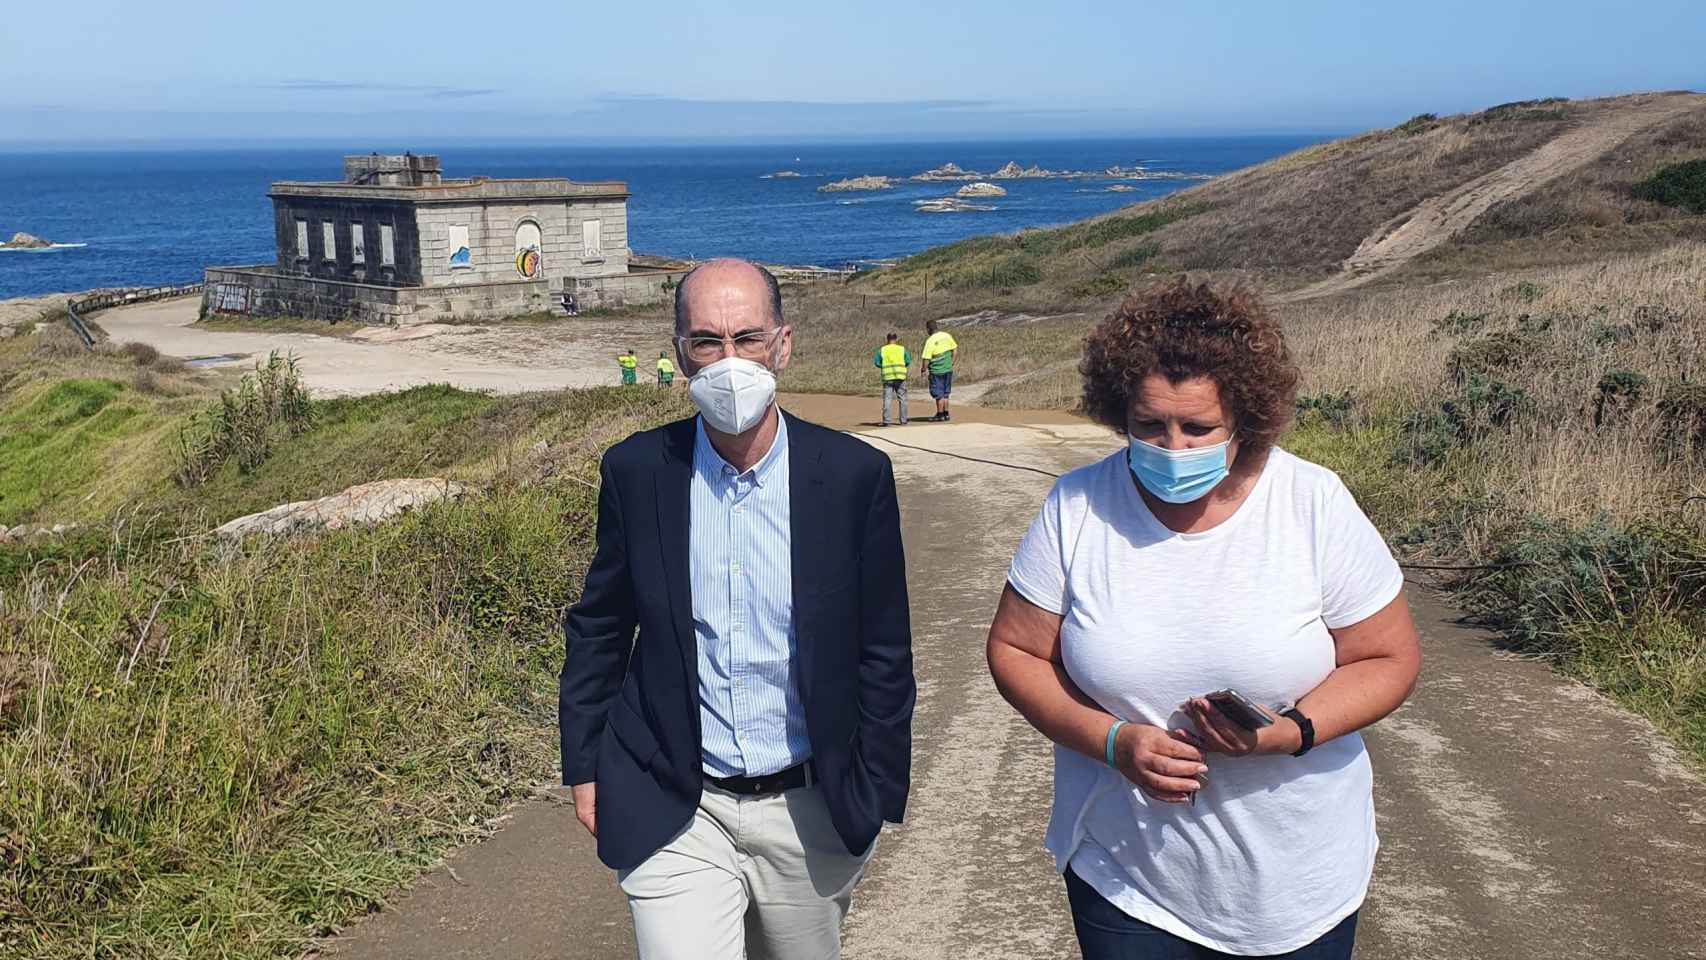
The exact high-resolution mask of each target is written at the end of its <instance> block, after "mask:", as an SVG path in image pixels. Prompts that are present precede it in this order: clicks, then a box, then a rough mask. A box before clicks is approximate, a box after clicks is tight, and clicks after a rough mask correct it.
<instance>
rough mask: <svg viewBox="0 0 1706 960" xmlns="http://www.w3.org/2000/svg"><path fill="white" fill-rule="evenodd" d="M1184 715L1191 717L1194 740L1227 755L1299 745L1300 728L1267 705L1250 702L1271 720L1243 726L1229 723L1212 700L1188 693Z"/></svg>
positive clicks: (1291, 748)
mask: <svg viewBox="0 0 1706 960" xmlns="http://www.w3.org/2000/svg"><path fill="white" fill-rule="evenodd" d="M1183 706H1184V710H1185V715H1186V716H1188V717H1190V718H1191V723H1192V724H1194V725H1195V726H1196V729H1195V730H1194V731H1192V738H1193V741H1194V742H1195V743H1197V744H1198V745H1199V746H1201V747H1202V748H1203V749H1204V750H1205V751H1207V752H1209V753H1224V754H1227V755H1228V756H1233V757H1243V756H1249V755H1250V754H1253V753H1292V752H1295V751H1296V750H1297V748H1298V747H1300V746H1302V743H1303V731H1301V730H1299V729H1298V727H1297V724H1295V723H1293V722H1292V721H1290V720H1288V719H1286V718H1284V717H1279V716H1275V715H1274V713H1273V712H1272V711H1270V710H1269V709H1268V708H1267V707H1264V706H1262V705H1260V704H1254V706H1255V707H1256V709H1258V710H1260V711H1262V712H1263V713H1265V714H1267V715H1268V718H1269V719H1271V720H1273V721H1274V722H1273V723H1270V724H1268V725H1267V726H1265V727H1263V728H1261V729H1260V730H1246V729H1244V728H1243V727H1241V726H1239V725H1238V724H1236V723H1233V722H1232V721H1231V720H1230V719H1229V718H1228V717H1227V716H1226V714H1224V713H1221V712H1220V711H1219V710H1217V709H1215V706H1214V704H1212V703H1209V702H1208V701H1207V700H1206V699H1204V698H1202V697H1192V698H1191V699H1189V700H1186V701H1185V702H1184V705H1183Z"/></svg>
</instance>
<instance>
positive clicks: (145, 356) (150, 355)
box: [119, 343, 160, 367]
mask: <svg viewBox="0 0 1706 960" xmlns="http://www.w3.org/2000/svg"><path fill="white" fill-rule="evenodd" d="M119 353H122V354H124V355H125V356H127V357H129V358H130V360H131V362H132V363H134V364H136V365H137V366H139V367H147V366H152V365H153V364H154V363H155V362H156V361H158V360H159V359H160V351H158V350H156V349H154V347H153V346H152V345H151V344H146V343H127V344H125V345H124V346H122V347H120V348H119Z"/></svg>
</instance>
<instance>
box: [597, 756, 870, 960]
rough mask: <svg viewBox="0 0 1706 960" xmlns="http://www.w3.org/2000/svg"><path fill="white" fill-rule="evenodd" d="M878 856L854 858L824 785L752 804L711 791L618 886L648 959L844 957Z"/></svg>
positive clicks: (800, 959)
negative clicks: (848, 929) (857, 889)
mask: <svg viewBox="0 0 1706 960" xmlns="http://www.w3.org/2000/svg"><path fill="white" fill-rule="evenodd" d="M872 850H875V845H874V844H873V846H872ZM871 852H872V851H866V853H865V855H864V856H862V857H859V856H853V855H852V854H849V853H848V852H847V848H846V847H845V846H843V845H842V843H841V837H840V835H839V834H837V833H836V832H835V827H834V826H833V825H832V824H831V823H830V820H829V808H828V807H826V806H824V803H823V797H822V795H820V794H819V793H818V791H817V788H816V787H802V788H800V789H798V790H790V791H788V792H787V793H784V794H779V795H777V794H772V795H770V796H760V797H743V796H737V795H735V794H732V793H728V792H726V791H723V790H718V789H717V788H715V787H712V786H710V785H708V784H707V785H706V787H705V791H704V795H703V796H702V797H701V798H700V800H699V809H698V811H697V812H695V814H694V816H693V822H692V823H691V824H689V825H688V827H687V829H686V830H684V831H683V832H682V833H681V834H680V835H679V836H677V837H676V838H675V839H674V840H671V841H670V842H669V843H668V844H666V845H665V846H664V847H663V848H662V849H660V850H659V851H658V852H657V853H654V854H652V855H651V856H650V857H648V858H647V859H646V861H645V862H644V863H642V864H640V865H639V866H637V867H635V868H634V869H632V870H624V871H619V872H618V873H617V874H616V879H617V881H618V882H619V883H620V884H621V885H622V892H623V893H625V894H627V895H628V908H629V909H630V910H632V911H633V914H634V939H635V940H636V941H637V943H638V945H639V949H640V957H641V960H743V958H748V957H750V958H753V960H758V958H775V960H816V958H836V957H839V956H841V921H842V920H843V919H845V918H846V916H847V907H848V904H849V903H851V902H852V899H853V885H854V884H856V883H858V882H859V878H860V877H861V876H862V875H863V874H864V872H865V864H866V862H867V861H868V860H869V859H870V855H871Z"/></svg>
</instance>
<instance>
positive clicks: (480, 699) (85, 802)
mask: <svg viewBox="0 0 1706 960" xmlns="http://www.w3.org/2000/svg"><path fill="white" fill-rule="evenodd" d="M70 384H71V385H70V386H68V387H67V386H60V385H57V384H54V385H49V386H46V387H34V388H32V390H33V392H32V393H31V394H30V396H29V397H28V398H25V399H23V400H19V399H18V398H17V397H15V396H13V395H12V394H10V393H7V394H0V397H3V398H5V399H7V400H8V401H9V402H16V403H18V404H20V405H19V406H17V407H15V408H12V407H8V410H9V411H12V412H37V413H39V412H47V413H50V414H51V416H52V417H54V418H57V419H56V421H55V422H59V423H61V424H62V425H63V424H70V425H72V426H76V425H79V424H82V425H87V424H90V423H93V422H97V421H98V419H99V418H100V416H101V413H102V411H104V410H109V409H112V408H113V407H114V406H115V405H117V404H119V403H122V402H123V400H124V398H125V397H126V395H127V391H125V390H123V389H121V388H118V387H116V386H115V385H113V384H111V383H107V382H103V381H98V380H96V381H89V382H87V383H85V382H82V381H70ZM47 397H52V398H54V399H53V402H52V403H48V402H47V401H46V400H45V399H42V398H47ZM685 411H686V403H685V400H684V399H683V398H682V397H681V395H680V393H679V392H672V393H663V392H660V391H652V390H645V391H625V390H620V389H615V388H611V389H601V390H588V391H569V392H563V393H555V394H540V395H533V396H522V397H502V398H499V397H491V396H487V395H482V394H470V393H465V392H461V391H456V390H451V389H448V388H442V387H429V388H421V389H417V390H411V391H405V392H403V393H397V394H388V395H381V396H377V397H369V398H361V399H339V400H331V401H324V402H320V403H318V404H317V410H316V416H315V417H314V418H313V426H312V428H311V429H309V430H308V431H307V432H306V433H304V434H302V435H301V436H299V437H295V438H290V439H286V440H283V441H281V443H280V445H279V448H278V449H277V450H276V451H275V452H274V454H273V456H272V457H270V458H269V459H267V460H266V461H265V462H263V463H262V464H261V465H260V466H259V467H258V468H257V470H256V472H255V473H253V474H250V475H246V476H245V475H241V474H238V473H237V472H236V470H235V469H234V468H233V467H229V466H228V467H227V468H226V469H224V470H222V471H221V472H219V473H217V474H216V475H214V476H213V477H212V478H210V479H209V480H208V482H207V483H206V484H205V485H203V486H200V487H196V488H194V489H191V490H182V489H180V488H177V487H175V486H170V485H169V482H168V481H163V480H162V481H157V484H156V486H154V487H152V488H151V489H150V490H148V491H143V492H145V493H147V494H148V496H147V499H146V502H147V503H148V504H149V506H150V507H151V509H152V510H153V511H154V514H153V516H155V518H156V519H155V522H153V523H148V522H145V520H142V521H139V520H135V519H133V520H131V521H130V522H115V523H112V524H110V525H108V526H104V527H97V528H93V529H91V530H89V531H86V535H84V536H80V537H75V538H71V539H69V540H66V541H56V542H55V543H54V544H53V545H51V546H41V545H18V544H12V545H3V546H0V560H4V561H6V562H4V563H0V955H17V956H29V957H40V958H50V960H53V958H71V957H91V956H93V957H131V956H146V957H167V958H172V957H186V958H187V957H205V956H230V957H257V958H258V957H269V958H271V957H294V956H298V955H300V954H301V952H302V951H304V950H305V949H307V948H308V947H309V946H310V945H311V939H312V938H313V937H315V936H316V935H319V934H323V933H325V932H327V931H329V930H331V929H333V928H335V927H336V926H338V925H340V924H342V923H345V922H348V921H349V920H351V919H353V918H355V917H358V916H360V915H362V914H363V913H366V912H368V911H370V910H372V909H373V908H374V907H375V906H376V905H378V904H379V903H380V902H381V901H382V900H383V899H384V898H385V897H387V896H389V895H390V894H392V893H393V892H394V891H395V890H396V889H397V888H398V886H400V885H401V884H404V883H406V882H408V881H409V880H410V879H411V878H413V877H414V876H416V875H417V874H418V873H419V872H420V871H421V870H422V869H423V868H424V867H425V866H426V865H427V864H429V863H430V862H432V861H433V859H434V858H436V857H437V856H439V855H440V854H441V853H442V852H443V851H444V850H446V849H447V848H448V847H450V846H451V845H453V844H455V843H458V842H461V841H463V840H465V839H467V838H469V837H470V836H475V835H479V834H481V833H483V832H485V831H486V829H487V827H486V826H485V823H486V820H487V818H489V817H490V816H491V815H493V814H495V813H496V812H498V811H499V810H500V809H501V808H502V806H503V805H504V804H505V803H507V802H509V801H510V800H511V799H513V798H515V797H517V796H520V795H524V794H525V793H526V791H527V790H528V789H529V788H530V786H531V785H532V784H535V783H539V782H547V781H551V780H553V779H554V777H555V769H554V759H555V725H554V709H555V704H554V682H553V673H554V671H555V668H556V666H557V660H558V658H559V657H560V652H559V651H560V650H561V647H560V646H559V644H560V635H559V633H558V630H559V627H558V618H559V616H560V612H561V609H562V607H563V606H564V605H565V604H566V603H568V602H570V601H571V600H572V599H573V596H574V593H575V591H576V590H577V588H578V586H579V583H580V579H581V575H582V573H583V571H584V568H585V564H586V562H587V560H588V558H589V555H590V551H591V542H592V541H591V535H592V525H593V520H594V499H595V496H596V492H595V488H596V479H595V478H596V473H595V472H594V468H595V458H596V456H597V455H598V453H599V452H600V451H601V450H602V448H603V447H604V446H605V445H606V444H608V443H609V442H611V441H613V440H615V439H618V438H620V437H621V436H623V435H626V434H627V433H628V432H630V431H631V430H633V429H637V428H641V427H644V426H647V425H650V424H653V423H656V422H660V421H663V420H667V419H672V418H674V417H676V416H680V415H682V414H683V413H684V412H685ZM31 436H32V437H35V440H34V442H33V444H32V445H31V446H29V448H28V450H27V451H26V452H29V453H32V455H36V456H37V459H38V460H39V459H40V457H41V456H45V453H43V449H44V447H51V443H52V440H51V438H46V439H44V438H43V437H41V436H40V435H39V434H31ZM104 437H105V435H103V438H104ZM165 439H168V438H162V442H164V440H165ZM540 439H543V440H547V441H548V442H549V443H550V448H549V452H548V454H547V456H548V457H549V458H550V459H549V463H548V466H549V467H550V469H541V467H542V466H545V465H547V464H542V462H541V461H540V459H539V457H538V456H536V455H535V454H534V453H533V452H532V451H531V449H530V448H531V445H532V443H533V442H534V441H535V440H540ZM9 442H10V441H9ZM94 446H98V444H94ZM53 449H57V448H53ZM7 462H8V464H10V462H11V459H10V458H8V461H7ZM42 462H45V461H42ZM428 472H433V473H448V474H454V475H458V476H461V477H464V478H468V479H470V480H473V481H476V482H477V483H478V487H477V492H476V493H474V494H472V495H470V496H468V497H466V498H465V499H463V500H462V501H460V502H451V503H443V504H438V505H434V506H431V507H428V508H425V509H422V510H418V511H415V512H412V513H409V514H405V515H404V516H402V517H401V518H399V519H396V520H394V521H392V522H390V523H388V524H386V525H383V526H379V527H372V528H363V529H351V530H344V531H339V532H336V533H329V534H322V535H318V536H308V537H299V538H294V539H289V540H250V541H248V542H245V543H243V544H241V545H239V546H236V547H235V548H233V547H214V546H213V545H210V544H205V543H204V542H203V541H201V540H200V539H198V538H194V537H191V538H188V539H184V538H183V537H182V534H184V533H186V532H188V533H193V532H195V531H196V530H197V529H203V527H200V526H198V520H197V518H202V517H206V519H207V522H213V521H217V520H220V519H225V518H227V515H228V514H232V513H235V512H239V511H247V510H249V509H251V508H253V509H260V508H262V507H266V506H271V505H273V504H274V503H276V502H279V501H281V500H288V499H301V498H304V497H307V496H313V495H315V494H317V493H321V492H329V491H331V490H334V489H337V488H340V487H342V486H347V485H349V484H351V483H357V482H363V481H367V480H373V479H379V478H383V477H389V476H399V475H411V474H413V475H419V474H422V473H428ZM75 482H76V483H78V484H81V485H82V486H83V487H89V486H91V485H93V486H95V487H96V488H98V486H99V483H100V481H99V480H98V479H97V478H78V479H77V480H76V481H75ZM145 519H146V518H145Z"/></svg>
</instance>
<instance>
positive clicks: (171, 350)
mask: <svg viewBox="0 0 1706 960" xmlns="http://www.w3.org/2000/svg"><path fill="white" fill-rule="evenodd" d="M200 305H201V301H200V300H199V299H198V298H195V297H184V298H180V299H176V300H160V301H156V302H153V303H143V304H135V305H132V306H128V307H118V308H115V309H112V310H106V311H103V312H101V313H99V314H96V315H95V318H94V319H95V322H96V323H98V324H100V326H101V327H103V328H104V329H105V330H106V331H107V332H108V334H110V335H111V337H112V339H113V340H114V341H115V342H119V343H125V342H131V341H135V342H139V343H146V344H149V345H151V346H153V347H154V348H155V349H157V350H159V351H160V352H161V353H165V354H170V355H171V356H176V357H184V358H186V359H188V358H197V357H213V356H232V357H235V358H236V359H233V360H231V361H228V362H226V363H224V364H211V365H210V366H213V367H218V366H239V367H241V366H248V365H250V364H252V363H253V362H254V360H256V359H264V358H265V357H266V355H267V354H268V353H269V352H271V351H274V350H277V351H279V352H280V353H292V354H294V355H295V356H296V357H297V361H298V364H299V367H300V369H301V371H302V375H303V378H304V380H305V381H306V382H307V384H308V386H309V387H310V388H311V389H312V390H314V391H315V392H316V393H318V394H321V395H324V396H340V395H348V394H363V393H374V392H377V391H381V390H400V389H405V388H408V387H415V386H420V385H422V384H428V383H451V384H454V385H456V386H458V387H462V388H464V389H468V390H491V391H494V392H496V393H526V392H530V391H535V390H559V389H563V388H565V387H587V386H598V385H605V384H613V383H616V382H617V373H616V361H615V355H616V354H617V353H618V352H619V351H621V350H623V349H627V348H629V347H632V348H634V349H635V350H638V351H639V352H640V356H641V357H642V359H643V358H645V357H647V356H653V357H655V356H656V354H657V351H659V350H663V349H666V348H667V346H668V343H669V329H668V326H667V322H664V323H654V324H647V323H645V322H643V321H622V322H613V321H607V320H565V321H564V322H563V323H561V324H553V325H546V324H525V325H512V326H485V327H466V328H457V327H449V328H444V325H439V327H440V328H443V329H439V330H438V331H437V332H436V334H435V335H431V336H417V335H416V334H417V333H418V331H412V330H407V329H405V330H404V331H403V332H402V334H394V333H385V332H383V330H384V328H372V329H373V330H374V331H375V332H374V333H368V332H367V330H366V329H363V330H362V331H360V332H361V333H362V334H363V335H364V337H363V338H359V339H358V338H354V337H344V336H321V335H318V334H312V333H262V332H252V331H225V330H208V329H204V328H201V327H196V326H193V324H194V323H195V321H196V313H197V311H198V309H199V308H200Z"/></svg>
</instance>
